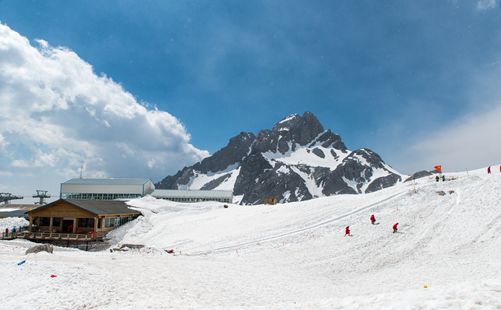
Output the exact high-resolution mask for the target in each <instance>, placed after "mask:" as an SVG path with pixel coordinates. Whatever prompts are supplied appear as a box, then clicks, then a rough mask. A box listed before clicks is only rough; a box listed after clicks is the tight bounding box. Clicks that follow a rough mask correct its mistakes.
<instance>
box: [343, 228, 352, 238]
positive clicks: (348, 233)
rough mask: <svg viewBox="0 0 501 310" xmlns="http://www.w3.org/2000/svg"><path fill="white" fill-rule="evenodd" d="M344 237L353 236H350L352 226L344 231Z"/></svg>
mask: <svg viewBox="0 0 501 310" xmlns="http://www.w3.org/2000/svg"><path fill="white" fill-rule="evenodd" d="M344 236H345V237H346V236H348V237H349V236H351V234H350V226H346V228H345V229H344Z"/></svg>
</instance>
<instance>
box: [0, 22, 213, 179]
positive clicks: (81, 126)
mask: <svg viewBox="0 0 501 310" xmlns="http://www.w3.org/2000/svg"><path fill="white" fill-rule="evenodd" d="M36 42H37V46H33V45H31V44H30V42H29V40H28V39H27V38H25V37H23V36H21V35H20V34H19V33H17V32H15V31H14V30H12V29H10V28H9V27H8V26H6V25H1V24H0V151H1V152H0V171H2V173H3V175H10V174H13V175H14V176H17V179H16V177H13V179H10V180H5V178H3V179H2V180H0V183H4V184H3V185H5V183H6V182H10V183H12V184H15V183H23V182H24V183H23V184H33V185H32V186H40V184H39V183H40V182H41V179H42V178H41V177H42V176H44V178H43V179H44V180H49V181H55V180H60V179H64V178H68V177H74V176H77V175H78V171H79V167H80V166H81V165H82V163H85V167H86V169H85V175H86V176H88V177H90V176H113V177H127V176H129V177H139V176H142V177H150V178H152V179H154V180H158V179H160V178H161V177H163V176H165V175H166V174H167V173H172V172H174V171H175V170H176V169H178V168H182V166H183V165H187V164H191V163H193V162H195V161H198V160H200V159H201V158H203V157H204V156H207V155H208V154H207V152H206V151H201V150H199V149H197V148H195V147H194V146H192V145H191V144H190V143H189V141H190V135H189V134H188V133H187V131H186V129H185V128H184V126H183V125H182V124H181V123H180V122H179V121H178V120H177V119H176V118H175V117H174V116H172V115H171V114H169V113H167V112H164V111H159V110H157V109H148V108H147V107H145V106H143V105H141V104H140V103H138V101H137V100H136V99H135V98H134V96H133V95H131V94H130V93H128V92H127V91H125V90H124V89H123V88H122V87H121V86H120V85H119V84H117V83H116V82H114V81H112V80H111V79H110V78H107V77H106V76H98V75H96V74H95V73H94V71H93V69H92V66H91V65H90V64H88V63H87V62H85V61H84V60H82V59H81V58H80V57H79V56H78V55H77V54H76V53H75V52H73V51H71V50H68V49H66V48H61V47H51V46H50V45H49V44H48V43H47V42H46V41H44V40H36ZM35 169H36V170H35ZM28 170H32V172H33V171H34V172H36V173H35V176H34V177H33V178H34V180H30V179H23V180H21V177H20V176H21V175H26V172H27V171H28ZM35 181H38V185H37V184H34V183H37V182H35ZM44 182H48V181H44ZM42 185H44V186H47V185H46V184H42ZM56 185H57V184H56Z"/></svg>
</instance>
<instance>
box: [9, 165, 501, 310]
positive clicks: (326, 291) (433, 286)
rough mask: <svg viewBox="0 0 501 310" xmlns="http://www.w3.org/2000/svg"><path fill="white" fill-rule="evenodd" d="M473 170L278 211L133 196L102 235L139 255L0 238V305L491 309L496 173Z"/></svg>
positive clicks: (500, 206) (496, 299)
mask: <svg viewBox="0 0 501 310" xmlns="http://www.w3.org/2000/svg"><path fill="white" fill-rule="evenodd" d="M484 173H485V172H484V171H483V170H482V171H478V172H470V176H468V177H466V176H465V175H464V174H460V173H458V174H451V176H453V177H456V178H457V179H456V180H452V181H448V182H439V183H436V182H435V181H434V180H433V179H432V178H425V179H420V180H418V181H417V182H416V183H417V187H416V189H415V191H414V188H413V185H412V184H409V183H405V184H400V185H398V186H395V187H393V188H388V189H385V190H382V191H378V192H375V193H371V194H366V195H341V196H335V197H325V198H319V199H315V200H310V201H304V202H296V203H290V204H286V205H277V206H237V205H230V208H228V209H224V208H222V206H221V204H219V203H198V204H184V205H183V204H177V203H173V202H168V201H157V200H154V199H153V198H151V197H147V198H144V199H140V200H134V201H132V202H131V203H132V204H133V205H135V206H136V207H137V208H139V209H142V210H143V212H144V214H145V215H144V217H141V218H139V219H138V220H136V221H134V222H131V223H128V224H127V225H124V226H122V227H120V228H119V229H117V230H115V231H114V232H113V234H112V235H113V240H114V242H116V243H143V244H145V245H147V246H149V247H150V248H146V249H144V250H141V251H131V252H124V253H120V252H113V253H109V252H107V251H103V252H83V251H79V250H73V249H65V248H59V247H57V248H56V249H55V252H54V254H52V255H51V254H47V253H39V254H30V255H28V256H25V255H24V251H25V250H26V249H27V248H28V247H29V246H31V245H32V243H30V242H26V241H22V240H14V241H0V274H1V275H2V281H0V300H1V301H2V302H1V303H0V309H48V308H50V309H200V308H202V309H501V280H500V274H501V261H500V259H499V258H500V257H501V238H500V237H499V236H500V233H501V193H500V191H499V189H500V188H501V175H490V176H487V175H484ZM438 191H444V192H446V195H444V196H440V195H438V194H437V192H438ZM449 191H454V192H453V193H449ZM370 214H375V215H376V219H377V221H378V223H379V225H371V224H370V223H369V216H370ZM394 222H399V223H400V225H399V233H397V234H392V233H391V226H392V224H393V223H394ZM346 225H350V226H351V228H352V233H353V236H352V237H343V234H344V231H343V229H344V226H346ZM168 247H172V248H174V249H175V250H176V252H177V253H178V255H175V256H172V255H168V254H166V253H165V252H164V251H163V250H162V249H165V248H168ZM179 252H181V253H179ZM179 254H180V255H179ZM195 254H196V255H195ZM22 259H26V263H25V264H23V265H20V266H18V265H17V263H18V262H19V261H21V260H22ZM51 274H55V275H57V277H56V278H53V279H51V278H50V275H51ZM425 284H426V285H428V288H426V289H425V288H423V285H425Z"/></svg>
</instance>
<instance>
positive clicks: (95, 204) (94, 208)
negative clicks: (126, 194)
mask: <svg viewBox="0 0 501 310" xmlns="http://www.w3.org/2000/svg"><path fill="white" fill-rule="evenodd" d="M61 201H64V202H67V203H69V204H71V205H73V206H75V207H77V208H80V209H83V210H85V211H88V212H90V213H93V214H96V215H103V214H121V213H124V214H141V212H139V211H136V210H132V209H130V208H129V205H127V204H126V203H125V201H121V200H73V199H59V200H56V201H54V202H51V203H49V204H47V205H44V206H41V207H39V208H36V209H32V210H30V211H28V213H29V212H32V211H36V210H39V209H43V208H47V207H50V206H52V205H53V204H55V203H57V202H61Z"/></svg>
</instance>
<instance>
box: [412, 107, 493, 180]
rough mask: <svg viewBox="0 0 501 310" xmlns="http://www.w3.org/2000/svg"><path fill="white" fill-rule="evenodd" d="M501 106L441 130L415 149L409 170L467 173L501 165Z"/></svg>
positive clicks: (463, 119) (413, 148)
mask: <svg viewBox="0 0 501 310" xmlns="http://www.w3.org/2000/svg"><path fill="white" fill-rule="evenodd" d="M500 120H501V104H497V105H495V106H493V107H492V108H491V109H489V111H483V112H479V113H478V114H475V115H472V114H470V115H469V116H466V117H464V118H462V119H461V120H458V121H457V122H455V123H454V124H452V125H449V126H447V127H446V128H437V130H436V132H434V133H433V134H432V135H430V136H429V137H428V138H425V139H423V140H422V141H421V142H419V143H417V144H415V145H414V146H412V147H411V149H410V152H409V154H406V156H405V157H406V161H407V163H408V164H407V166H408V167H410V168H411V169H413V171H416V170H421V169H427V170H431V169H432V167H433V166H434V165H436V164H441V165H443V166H444V168H445V169H446V170H448V171H465V170H466V169H478V168H481V167H485V166H490V165H498V164H501V157H500V154H501V142H500V139H499V133H500V132H501V121H500Z"/></svg>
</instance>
